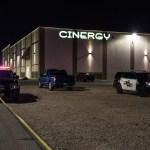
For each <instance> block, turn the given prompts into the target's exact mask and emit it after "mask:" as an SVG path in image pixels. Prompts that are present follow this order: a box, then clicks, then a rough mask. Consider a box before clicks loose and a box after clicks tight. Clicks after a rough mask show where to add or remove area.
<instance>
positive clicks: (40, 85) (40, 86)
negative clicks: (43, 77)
mask: <svg viewBox="0 0 150 150" xmlns="http://www.w3.org/2000/svg"><path fill="white" fill-rule="evenodd" d="M42 87H43V85H42V84H41V81H40V80H39V88H42Z"/></svg>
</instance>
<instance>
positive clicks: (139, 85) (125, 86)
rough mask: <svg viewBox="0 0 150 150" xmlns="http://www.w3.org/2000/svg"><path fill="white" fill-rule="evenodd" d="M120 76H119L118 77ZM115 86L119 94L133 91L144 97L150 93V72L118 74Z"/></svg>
mask: <svg viewBox="0 0 150 150" xmlns="http://www.w3.org/2000/svg"><path fill="white" fill-rule="evenodd" d="M117 75H118V76H117ZM116 76H117V78H115V79H114V82H113V85H114V87H115V88H116V91H117V93H119V94H121V93H123V92H124V91H131V92H135V93H137V94H138V95H139V96H141V97H143V96H146V95H147V94H148V93H150V72H146V71H129V72H119V73H116Z"/></svg>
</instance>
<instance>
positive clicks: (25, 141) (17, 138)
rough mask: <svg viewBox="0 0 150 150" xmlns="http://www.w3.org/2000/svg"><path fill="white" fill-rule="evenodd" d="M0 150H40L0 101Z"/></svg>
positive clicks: (34, 140) (33, 139)
mask: <svg viewBox="0 0 150 150" xmlns="http://www.w3.org/2000/svg"><path fill="white" fill-rule="evenodd" d="M0 150H42V148H41V146H40V145H39V144H38V141H37V140H36V139H35V138H34V137H33V136H31V134H29V132H27V130H26V129H25V128H24V127H23V125H22V124H21V123H20V122H19V121H18V120H17V118H16V117H15V116H14V115H13V113H12V112H11V111H10V110H9V109H8V108H7V107H6V106H5V105H4V104H3V103H2V102H1V101H0Z"/></svg>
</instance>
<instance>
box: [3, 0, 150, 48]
mask: <svg viewBox="0 0 150 150" xmlns="http://www.w3.org/2000/svg"><path fill="white" fill-rule="evenodd" d="M40 1H41V2H38V1H31V0H30V1H27V0H26V1H15V0H14V1H11V2H10V1H7V0H5V1H4V3H3V4H0V20H1V21H0V50H2V49H3V48H4V47H6V46H7V45H8V44H14V43H15V42H17V41H18V40H20V39H21V38H22V37H24V36H25V35H27V34H28V33H29V32H31V31H32V30H34V29H35V28H37V27H38V26H48V27H60V28H73V29H91V30H107V31H121V32H139V33H150V9H149V4H148V1H144V0H143V1H142V2H137V1H133V0H130V1H129V0H120V1H115V0H112V1H108V0H103V1H96V2H95V1H93V0H89V2H88V1H81V0H80V1H77V0H76V1H71V0H70V2H67V1H65V0H60V2H59V1H57V0H53V1H52V0H40Z"/></svg>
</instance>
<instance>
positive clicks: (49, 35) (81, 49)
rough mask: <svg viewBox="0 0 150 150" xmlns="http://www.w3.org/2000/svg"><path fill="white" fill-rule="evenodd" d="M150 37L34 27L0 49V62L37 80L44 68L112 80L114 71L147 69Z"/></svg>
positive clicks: (22, 74)
mask: <svg viewBox="0 0 150 150" xmlns="http://www.w3.org/2000/svg"><path fill="white" fill-rule="evenodd" d="M149 57H150V34H141V33H139V34H137V35H132V34H131V33H125V32H112V31H107V32H106V31H96V30H79V29H75V30H74V29H66V28H52V27H38V28H36V29H35V30H34V31H32V32H31V33H29V34H28V35H26V36H25V37H23V38H22V39H20V40H19V41H18V42H17V43H15V44H14V45H8V46H7V47H5V48H4V49H3V50H2V63H3V65H4V66H10V67H11V68H12V70H13V71H14V72H16V73H17V74H18V75H19V76H20V77H22V78H23V77H28V78H34V79H38V78H39V75H40V73H42V72H44V70H45V69H47V68H58V69H66V71H67V72H68V74H73V75H75V74H77V73H78V72H89V73H91V74H93V75H94V76H95V77H96V78H98V79H105V80H113V78H114V74H115V73H116V72H117V71H128V70H146V71H149V70H150V60H149Z"/></svg>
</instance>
